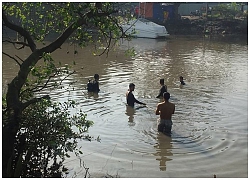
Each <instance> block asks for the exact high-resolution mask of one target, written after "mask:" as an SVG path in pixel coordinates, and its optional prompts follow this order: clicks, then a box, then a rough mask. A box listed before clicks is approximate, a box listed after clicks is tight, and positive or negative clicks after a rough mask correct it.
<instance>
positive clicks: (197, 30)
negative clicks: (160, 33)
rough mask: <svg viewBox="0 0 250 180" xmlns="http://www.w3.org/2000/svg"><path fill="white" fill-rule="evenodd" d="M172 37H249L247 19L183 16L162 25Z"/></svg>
mask: <svg viewBox="0 0 250 180" xmlns="http://www.w3.org/2000/svg"><path fill="white" fill-rule="evenodd" d="M161 25H164V26H165V27H166V29H167V31H168V32H169V34H170V35H203V34H207V35H219V34H221V35H225V34H231V35H237V34H240V35H248V20H247V19H245V18H235V19H220V18H216V19H215V18H214V19H212V18H202V17H196V16H195V17H191V16H182V17H181V19H179V20H173V21H167V22H166V23H162V24H161Z"/></svg>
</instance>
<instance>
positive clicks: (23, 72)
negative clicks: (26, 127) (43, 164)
mask: <svg viewBox="0 0 250 180" xmlns="http://www.w3.org/2000/svg"><path fill="white" fill-rule="evenodd" d="M40 57H41V51H40V50H37V51H35V52H34V53H32V54H31V55H30V56H29V57H28V58H27V59H26V60H25V61H24V63H23V64H22V66H21V68H20V70H19V72H18V75H17V76H16V77H15V78H14V79H13V80H12V81H11V83H10V84H9V86H8V91H7V95H6V101H7V117H8V122H7V124H6V125H5V126H4V127H3V132H2V157H3V160H2V166H3V167H2V171H3V172H2V174H3V177H12V176H13V168H12V165H13V159H14V158H15V157H14V142H15V139H16V134H17V132H18V130H19V123H20V118H21V114H22V111H23V108H24V107H23V103H22V102H21V101H20V91H21V88H22V87H23V85H24V83H25V81H26V79H27V77H28V74H29V72H30V70H31V68H32V67H33V66H34V65H35V64H36V63H37V61H38V60H39V59H40Z"/></svg>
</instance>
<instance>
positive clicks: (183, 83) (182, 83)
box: [180, 76, 185, 85]
mask: <svg viewBox="0 0 250 180" xmlns="http://www.w3.org/2000/svg"><path fill="white" fill-rule="evenodd" d="M180 82H181V85H185V82H184V81H183V77H182V76H180Z"/></svg>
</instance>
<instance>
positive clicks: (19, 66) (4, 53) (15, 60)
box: [2, 52, 21, 67]
mask: <svg viewBox="0 0 250 180" xmlns="http://www.w3.org/2000/svg"><path fill="white" fill-rule="evenodd" d="M2 53H3V54H4V55H5V56H8V57H9V58H11V59H13V60H14V61H16V63H17V64H18V65H19V67H21V64H20V63H19V62H18V61H17V59H16V58H14V57H13V56H10V55H9V54H7V53H5V52H2Z"/></svg>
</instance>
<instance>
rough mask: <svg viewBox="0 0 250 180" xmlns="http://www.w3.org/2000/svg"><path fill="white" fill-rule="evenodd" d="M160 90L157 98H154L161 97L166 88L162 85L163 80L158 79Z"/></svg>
mask: <svg viewBox="0 0 250 180" xmlns="http://www.w3.org/2000/svg"><path fill="white" fill-rule="evenodd" d="M160 84H161V89H160V90H159V94H158V96H156V98H160V97H163V93H164V92H167V86H166V85H165V84H164V79H160Z"/></svg>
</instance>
